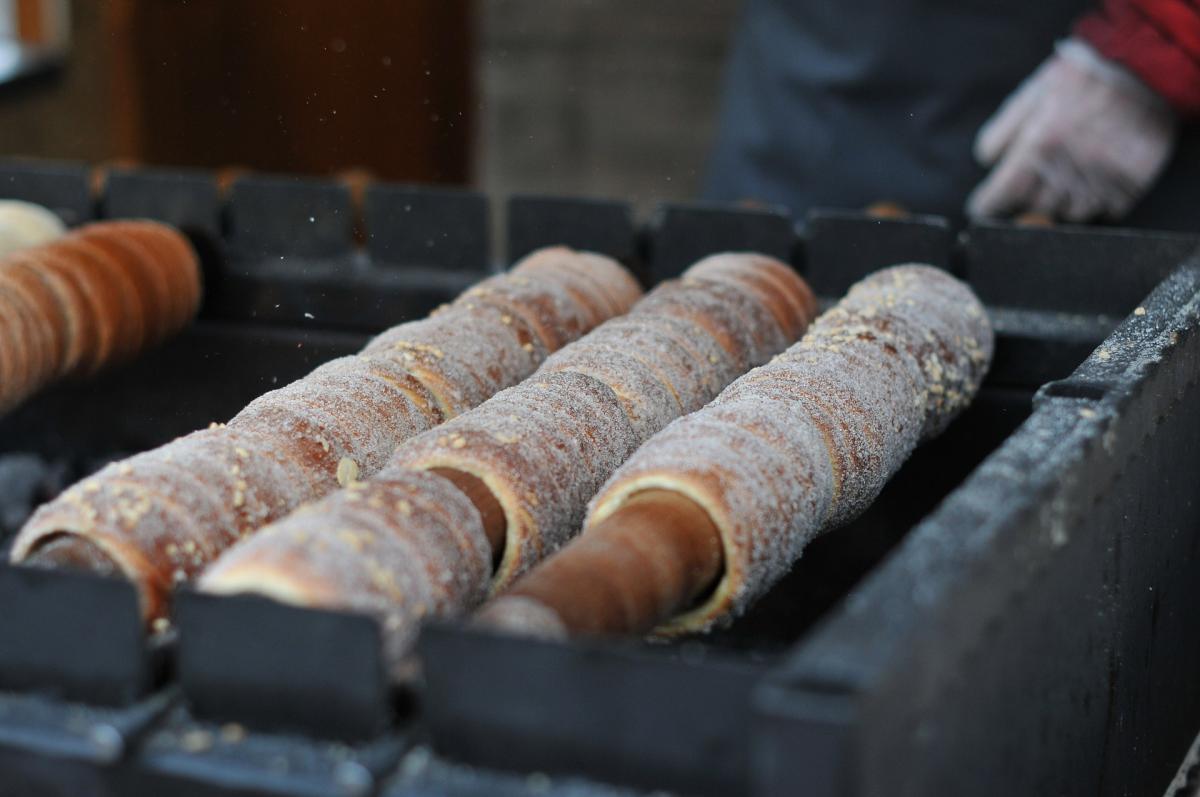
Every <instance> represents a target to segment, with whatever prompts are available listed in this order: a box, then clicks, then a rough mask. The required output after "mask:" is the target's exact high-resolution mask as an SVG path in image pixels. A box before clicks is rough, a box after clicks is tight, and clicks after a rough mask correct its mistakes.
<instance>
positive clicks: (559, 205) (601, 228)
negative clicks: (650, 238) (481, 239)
mask: <svg viewBox="0 0 1200 797" xmlns="http://www.w3.org/2000/svg"><path fill="white" fill-rule="evenodd" d="M506 208H507V221H508V223H507V230H508V248H507V262H509V263H513V262H515V261H517V260H519V259H521V258H522V257H524V256H525V255H527V254H529V253H530V252H532V251H533V250H535V249H540V248H542V247H544V246H559V245H562V246H570V247H573V248H575V249H583V250H587V251H589V252H598V253H599V254H602V255H608V256H609V257H611V258H613V259H615V260H618V261H620V262H622V263H624V264H626V265H628V266H630V267H634V268H635V270H636V265H637V262H636V261H637V227H636V226H635V224H634V219H633V207H632V206H631V205H630V204H629V203H628V202H619V201H616V200H611V199H581V198H568V197H551V196H535V195H517V196H512V197H509V199H508V203H507V206H506Z"/></svg>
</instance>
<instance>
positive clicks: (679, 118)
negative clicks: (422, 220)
mask: <svg viewBox="0 0 1200 797" xmlns="http://www.w3.org/2000/svg"><path fill="white" fill-rule="evenodd" d="M740 5H741V3H740V2H739V0H591V2H587V1H586V0H565V1H564V2H553V3H546V2H542V1H541V0H489V2H486V3H481V4H479V5H478V6H477V8H478V9H479V14H478V20H477V24H478V25H479V26H480V27H479V30H478V33H477V36H478V42H479V48H480V49H479V57H478V61H477V67H476V68H477V70H478V87H479V92H480V103H481V109H480V117H479V119H478V123H477V127H476V131H477V136H476V142H477V143H476V182H477V183H478V184H479V185H480V187H481V188H483V189H484V190H486V191H489V192H495V193H497V194H509V193H513V192H527V191H537V192H547V193H560V194H577V195H590V196H607V197H615V198H626V199H632V200H634V201H636V202H637V203H638V204H639V206H640V207H642V208H643V209H644V208H646V207H648V206H650V205H651V204H652V203H653V202H655V201H657V200H660V199H673V198H687V197H692V196H694V195H695V194H696V192H697V191H698V189H699V186H700V181H701V180H702V178H703V174H704V168H705V164H706V162H707V156H708V149H709V146H710V143H711V139H712V135H713V132H714V128H715V122H716V113H717V110H718V106H719V98H720V89H721V75H722V70H723V67H724V61H725V55H726V52H727V48H728V45H729V42H730V40H731V38H732V33H733V29H734V27H735V24H736V20H737V14H738V10H739V8H740Z"/></svg>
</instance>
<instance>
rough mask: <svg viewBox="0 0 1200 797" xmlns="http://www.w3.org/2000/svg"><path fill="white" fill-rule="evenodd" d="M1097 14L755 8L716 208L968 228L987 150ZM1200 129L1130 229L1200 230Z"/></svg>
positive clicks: (730, 104)
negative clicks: (980, 141) (990, 137)
mask: <svg viewBox="0 0 1200 797" xmlns="http://www.w3.org/2000/svg"><path fill="white" fill-rule="evenodd" d="M1094 5H1095V0H1039V2H1028V0H1027V1H1026V2H1020V1H1019V0H1017V1H1016V2H1013V0H1008V2H1004V1H1003V0H841V1H840V2H834V0H747V2H746V7H745V10H744V12H743V21H742V25H741V30H740V32H739V33H738V36H737V39H736V42H735V44H734V49H733V53H732V55H731V60H730V64H729V69H728V73H727V76H726V85H725V101H724V108H723V112H722V117H721V122H720V127H719V130H718V134H717V139H716V146H715V151H714V154H713V157H712V162H711V164H710V168H709V175H708V182H707V187H706V191H705V193H706V195H707V197H708V198H711V199H726V200H731V199H753V200H758V201H763V202H769V203H777V204H782V205H785V206H787V207H789V208H791V209H792V211H793V212H794V213H796V214H797V215H802V214H803V213H804V212H805V211H806V210H808V209H809V208H810V207H813V206H825V207H849V208H857V207H864V206H866V205H868V204H870V203H872V202H875V201H880V200H888V201H893V202H899V203H900V204H902V205H904V206H905V207H907V208H909V209H910V210H913V211H917V212H923V213H938V214H943V215H947V216H951V217H953V218H956V219H961V214H962V208H963V204H964V202H965V201H966V197H967V194H969V193H970V191H971V189H972V188H974V187H975V186H976V185H977V184H978V183H979V182H980V181H981V180H982V179H983V178H984V176H985V172H984V170H983V169H982V168H980V167H979V166H978V165H977V164H976V163H975V160H974V158H973V156H972V154H971V147H972V144H973V142H974V139H975V134H976V133H977V132H978V130H979V128H980V126H981V125H982V124H983V123H984V122H985V121H986V120H987V119H988V117H989V116H991V115H992V113H993V112H994V111H995V110H996V109H997V108H998V107H999V106H1000V104H1001V103H1002V102H1003V101H1004V99H1005V97H1007V96H1008V95H1009V94H1010V93H1011V92H1012V91H1013V90H1014V89H1015V88H1016V87H1017V86H1018V85H1019V84H1020V82H1021V81H1022V80H1024V79H1025V78H1026V77H1028V76H1029V75H1030V74H1031V73H1032V72H1033V71H1034V70H1035V69H1036V68H1037V66H1038V65H1039V64H1040V63H1041V62H1042V61H1043V60H1044V59H1045V58H1046V57H1047V56H1048V55H1049V54H1050V53H1051V52H1052V50H1053V47H1054V42H1055V41H1056V40H1057V39H1060V38H1062V37H1064V36H1066V35H1067V34H1068V33H1069V31H1070V27H1071V23H1072V21H1073V20H1074V19H1075V18H1076V17H1078V16H1079V15H1080V14H1081V13H1083V12H1084V11H1086V10H1088V9H1089V8H1092V7H1094ZM1197 133H1198V130H1197V127H1196V126H1193V127H1192V128H1191V129H1190V130H1189V131H1188V140H1187V141H1184V142H1181V146H1180V148H1179V150H1178V152H1177V154H1176V157H1175V159H1174V161H1173V163H1172V164H1171V166H1170V167H1169V168H1168V171H1167V173H1165V174H1164V176H1163V178H1162V179H1161V180H1160V182H1159V184H1158V186H1156V188H1155V189H1154V191H1153V192H1152V194H1151V195H1150V196H1148V197H1147V198H1146V199H1145V200H1144V201H1143V202H1142V203H1141V205H1139V207H1138V208H1137V209H1135V211H1134V213H1133V214H1132V215H1131V217H1130V218H1129V219H1127V223H1130V224H1135V225H1141V226H1155V227H1162V228H1171V229H1190V230H1200V182H1198V181H1200V135H1197Z"/></svg>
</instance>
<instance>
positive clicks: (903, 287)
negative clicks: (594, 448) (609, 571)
mask: <svg viewBox="0 0 1200 797" xmlns="http://www.w3.org/2000/svg"><path fill="white" fill-rule="evenodd" d="M992 347H993V336H992V330H991V327H990V324H989V323H988V320H987V316H986V314H985V312H984V310H983V307H982V305H981V304H980V303H979V301H978V299H977V298H976V297H975V296H974V294H972V293H971V291H970V289H968V288H967V287H966V286H965V285H963V284H962V283H961V282H959V281H958V280H956V279H954V278H953V277H951V276H950V275H948V274H946V273H945V272H943V271H940V270H938V269H934V268H932V267H929V266H919V265H906V266H896V267H892V268H889V269H884V270H883V271H880V272H877V273H875V274H873V275H871V276H869V277H867V278H866V279H864V280H863V281H861V282H859V283H858V284H856V285H855V286H854V287H853V288H851V290H850V292H849V294H848V295H847V296H846V297H845V298H844V299H843V300H842V301H841V302H840V303H839V304H838V305H837V306H836V307H834V308H833V309H831V310H830V311H829V312H827V313H825V314H824V315H822V316H821V317H820V318H818V319H817V321H816V322H815V323H814V324H813V326H812V328H811V329H810V330H809V332H808V334H807V335H806V336H805V337H804V338H803V339H802V340H801V341H800V342H799V343H797V344H795V345H794V346H792V347H791V348H789V349H788V350H787V351H785V352H784V353H783V354H781V355H779V356H778V357H776V358H774V359H773V360H772V361H771V362H769V363H767V364H766V365H764V366H762V367H759V368H756V369H754V370H752V371H750V372H749V373H747V374H746V375H745V376H743V377H741V378H740V379H738V380H737V381H735V382H734V383H733V384H731V385H730V386H729V387H728V388H726V389H725V390H724V391H723V392H722V393H721V395H720V396H718V397H717V398H716V399H715V400H714V401H713V402H712V403H711V404H709V405H708V406H707V407H705V408H704V409H702V410H700V411H699V412H696V413H693V414H692V415H688V416H685V417H683V418H680V419H679V420H677V421H675V422H673V423H672V424H671V425H670V426H668V427H667V428H666V429H665V430H664V431H662V432H661V433H659V434H658V435H656V436H655V437H653V438H651V439H650V440H649V441H648V442H647V443H646V444H645V445H644V446H642V447H641V449H639V450H638V452H637V453H636V454H634V456H633V457H631V459H630V460H629V461H628V462H627V463H625V465H623V466H622V467H621V468H620V469H619V470H618V471H617V472H616V473H615V474H613V477H612V478H611V479H610V480H609V482H608V483H607V484H606V485H605V486H604V488H602V489H601V491H600V493H599V495H597V496H596V497H595V498H594V499H593V501H592V503H591V505H590V507H589V511H588V520H587V526H588V527H589V528H590V527H594V526H595V525H597V524H599V523H600V522H602V521H603V520H604V518H606V517H608V516H609V515H611V514H612V513H613V512H615V511H616V510H617V509H619V508H620V506H621V505H622V503H623V502H624V501H625V500H626V499H628V498H629V497H630V496H632V495H634V494H635V493H637V492H639V491H642V490H646V489H651V488H661V489H668V490H675V491H677V492H681V493H683V494H685V495H687V496H688V497H690V498H691V499H692V500H694V501H695V502H696V503H697V504H699V505H700V506H702V507H703V508H704V509H705V510H706V511H707V512H708V513H709V515H710V517H712V519H713V522H714V524H715V525H716V526H717V528H718V530H719V532H720V534H721V538H722V545H723V548H724V552H725V572H724V574H723V575H722V577H721V579H720V581H719V583H718V584H717V586H716V588H715V590H714V591H713V593H712V595H710V596H709V597H708V599H706V600H705V601H704V602H703V603H702V604H701V605H700V606H699V607H696V608H694V609H692V610H689V611H687V612H685V613H683V614H682V615H680V616H678V617H675V618H673V619H672V620H670V621H669V622H667V623H666V624H664V625H663V626H662V627H660V628H659V629H658V630H659V632H660V633H663V634H668V635H670V634H675V633H682V632H687V631H695V630H702V629H705V628H708V627H710V626H712V625H713V624H716V623H719V622H729V621H730V620H731V619H732V618H733V617H736V616H737V615H739V614H741V613H742V612H743V611H745V609H746V607H747V606H748V605H749V604H750V603H751V602H752V601H753V600H755V599H756V598H757V597H758V596H760V595H761V594H762V593H764V592H765V591H766V590H767V589H768V588H769V587H770V586H771V585H772V584H774V583H775V581H777V580H778V579H779V578H780V577H782V576H783V574H784V573H786V572H787V570H788V569H790V567H791V565H792V563H793V562H794V561H795V560H796V559H797V558H798V557H799V555H800V552H801V550H802V549H803V547H804V545H806V544H807V542H808V541H809V540H810V539H811V538H812V537H813V536H814V535H816V534H817V533H819V532H821V531H824V530H827V529H829V528H833V527H836V526H837V525H840V524H842V523H845V522H846V521H848V520H850V519H852V518H853V517H855V516H856V515H858V514H859V513H860V512H862V511H863V510H864V509H866V507H867V506H869V505H870V503H871V501H873V500H874V499H875V497H876V496H877V495H878V494H879V492H880V490H882V489H883V486H884V484H885V483H886V482H887V480H888V479H889V478H890V477H891V476H892V474H894V473H895V471H896V470H897V469H899V467H900V465H901V464H903V462H904V461H905V460H906V459H907V458H908V456H909V454H911V452H912V450H913V448H915V446H916V445H917V444H918V443H919V442H920V441H921V440H922V439H926V438H928V437H930V436H932V435H934V434H937V433H938V432H940V431H941V430H942V429H944V428H945V426H946V425H947V424H948V423H949V422H950V421H951V420H952V419H953V418H954V416H955V415H957V414H958V412H960V411H961V410H962V409H963V408H964V407H965V406H966V405H967V404H968V403H969V402H970V400H971V398H972V397H973V396H974V395H975V393H976V392H977V391H978V389H979V385H980V383H981V381H982V379H983V375H984V373H985V372H986V370H987V367H988V364H989V363H990V361H991V355H992Z"/></svg>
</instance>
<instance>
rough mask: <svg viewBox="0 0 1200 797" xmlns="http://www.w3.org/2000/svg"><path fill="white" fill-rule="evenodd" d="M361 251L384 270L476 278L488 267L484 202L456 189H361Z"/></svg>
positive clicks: (488, 235) (488, 239)
mask: <svg viewBox="0 0 1200 797" xmlns="http://www.w3.org/2000/svg"><path fill="white" fill-rule="evenodd" d="M363 212H364V219H365V226H366V230H367V251H368V252H369V253H370V255H371V259H372V261H373V262H375V263H376V264H379V265H380V266H384V267H395V266H399V267H408V268H412V267H417V268H428V269H448V270H451V271H466V272H473V273H482V272H486V271H488V270H489V268H490V265H491V231H490V229H489V226H488V225H489V222H488V215H489V214H488V200H487V197H485V196H484V195H483V194H479V193H476V192H474V191H464V190H461V189H456V188H433V187H429V186H410V185H391V184H383V183H375V184H372V185H370V186H368V187H367V192H366V199H365V205H364V210H363Z"/></svg>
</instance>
